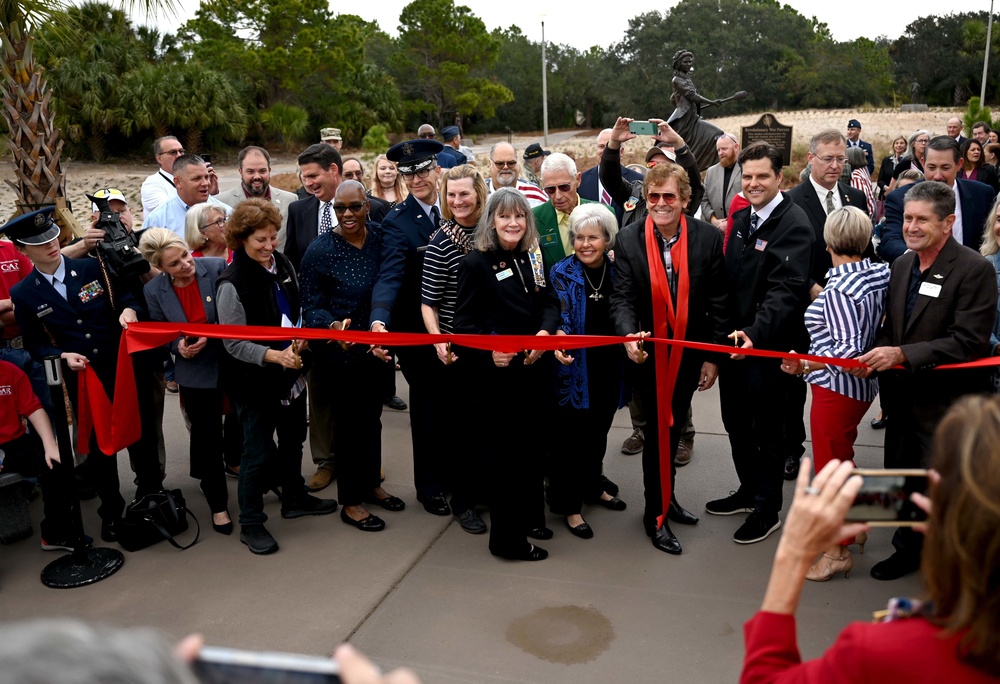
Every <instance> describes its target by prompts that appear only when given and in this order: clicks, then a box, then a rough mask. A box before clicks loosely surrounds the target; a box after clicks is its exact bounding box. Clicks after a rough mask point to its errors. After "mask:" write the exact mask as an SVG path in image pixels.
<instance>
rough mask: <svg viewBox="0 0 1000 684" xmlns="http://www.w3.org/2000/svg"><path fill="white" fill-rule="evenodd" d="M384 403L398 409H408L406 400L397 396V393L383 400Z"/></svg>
mask: <svg viewBox="0 0 1000 684" xmlns="http://www.w3.org/2000/svg"><path fill="white" fill-rule="evenodd" d="M382 403H383V404H385V405H386V406H388V407H389V408H391V409H393V410H396V411H405V410H406V402H405V401H403V400H402V399H400V398H399V397H397V396H396V395H395V394H394V395H392V396H391V397H389V398H388V399H386V400H385V401H383V402H382Z"/></svg>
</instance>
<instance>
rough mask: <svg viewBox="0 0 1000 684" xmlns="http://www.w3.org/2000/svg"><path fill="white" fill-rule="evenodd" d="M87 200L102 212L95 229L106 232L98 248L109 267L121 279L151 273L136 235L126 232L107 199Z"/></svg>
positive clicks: (89, 196)
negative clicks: (140, 250)
mask: <svg viewBox="0 0 1000 684" xmlns="http://www.w3.org/2000/svg"><path fill="white" fill-rule="evenodd" d="M87 199H89V200H90V201H91V202H93V203H94V204H95V205H96V206H97V210H98V211H99V212H100V216H98V219H97V223H96V225H94V228H97V229H99V230H103V231H104V239H103V240H102V241H101V242H99V243H98V245H97V248H98V249H99V250H100V251H101V254H103V255H104V257H105V258H106V259H107V260H108V265H110V266H111V269H112V270H113V271H114V272H115V274H116V275H117V276H119V277H120V278H131V277H133V276H141V275H144V274H146V273H148V272H149V262H148V261H146V259H144V258H143V256H142V254H141V253H140V252H139V249H138V244H139V241H138V240H137V239H136V237H135V233H130V232H128V231H127V230H125V225H124V224H123V223H122V220H121V216H120V215H119V213H118V212H117V211H111V204H110V202H108V199H107V197H95V196H93V195H87Z"/></svg>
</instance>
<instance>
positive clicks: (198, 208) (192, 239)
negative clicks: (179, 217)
mask: <svg viewBox="0 0 1000 684" xmlns="http://www.w3.org/2000/svg"><path fill="white" fill-rule="evenodd" d="M210 211H215V212H218V213H219V214H220V215H222V216H225V215H226V210H225V209H224V208H223V207H220V206H219V205H218V204H213V203H211V202H201V203H199V204H196V205H194V206H193V207H191V208H190V209H188V212H187V214H186V215H185V216H184V239H185V240H187V244H188V249H190V250H191V251H192V252H193V251H194V250H196V249H201V248H202V247H203V246H204V244H205V236H204V235H202V234H201V227H202V226H203V225H205V224H206V223H208V221H207V220H206V214H208V212H210Z"/></svg>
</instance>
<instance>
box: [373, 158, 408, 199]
mask: <svg viewBox="0 0 1000 684" xmlns="http://www.w3.org/2000/svg"><path fill="white" fill-rule="evenodd" d="M381 162H389V163H390V164H392V166H393V168H395V169H396V179H395V180H394V181H393V182H392V191H393V192H394V193H396V203H397V204H398V203H399V202H402V201H403V200H405V199H406V197H407V195H409V194H410V191H409V190H407V189H406V184H405V183H403V174H401V173H400V172H399V169H398V168H396V162H394V161H391V160H390V159H389V158H388V157H387V156H385V155H384V154H380V155H379V156H377V157H375V162H374V163H373V164H372V176H373V177H374V180H373V181H372V189H371V194H372V196H373V197H378V198H379V199H386V197H385V191H384V190H382V184H381V183H379V180H378V165H379V164H380V163H381Z"/></svg>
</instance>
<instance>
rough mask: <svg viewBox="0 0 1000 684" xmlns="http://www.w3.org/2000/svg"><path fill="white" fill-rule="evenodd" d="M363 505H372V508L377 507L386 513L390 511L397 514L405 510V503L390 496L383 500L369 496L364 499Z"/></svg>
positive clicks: (396, 497)
mask: <svg viewBox="0 0 1000 684" xmlns="http://www.w3.org/2000/svg"><path fill="white" fill-rule="evenodd" d="M365 503H369V504H372V505H373V506H379V507H381V508H384V509H385V510H387V511H392V512H393V513H398V512H399V511H401V510H403V509H404V508H406V502H405V501H403V500H402V499H400V498H399V497H398V496H392V495H389V496H387V497H385V498H384V499H380V498H378V497H377V496H370V497H368V498H366V499H365Z"/></svg>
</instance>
